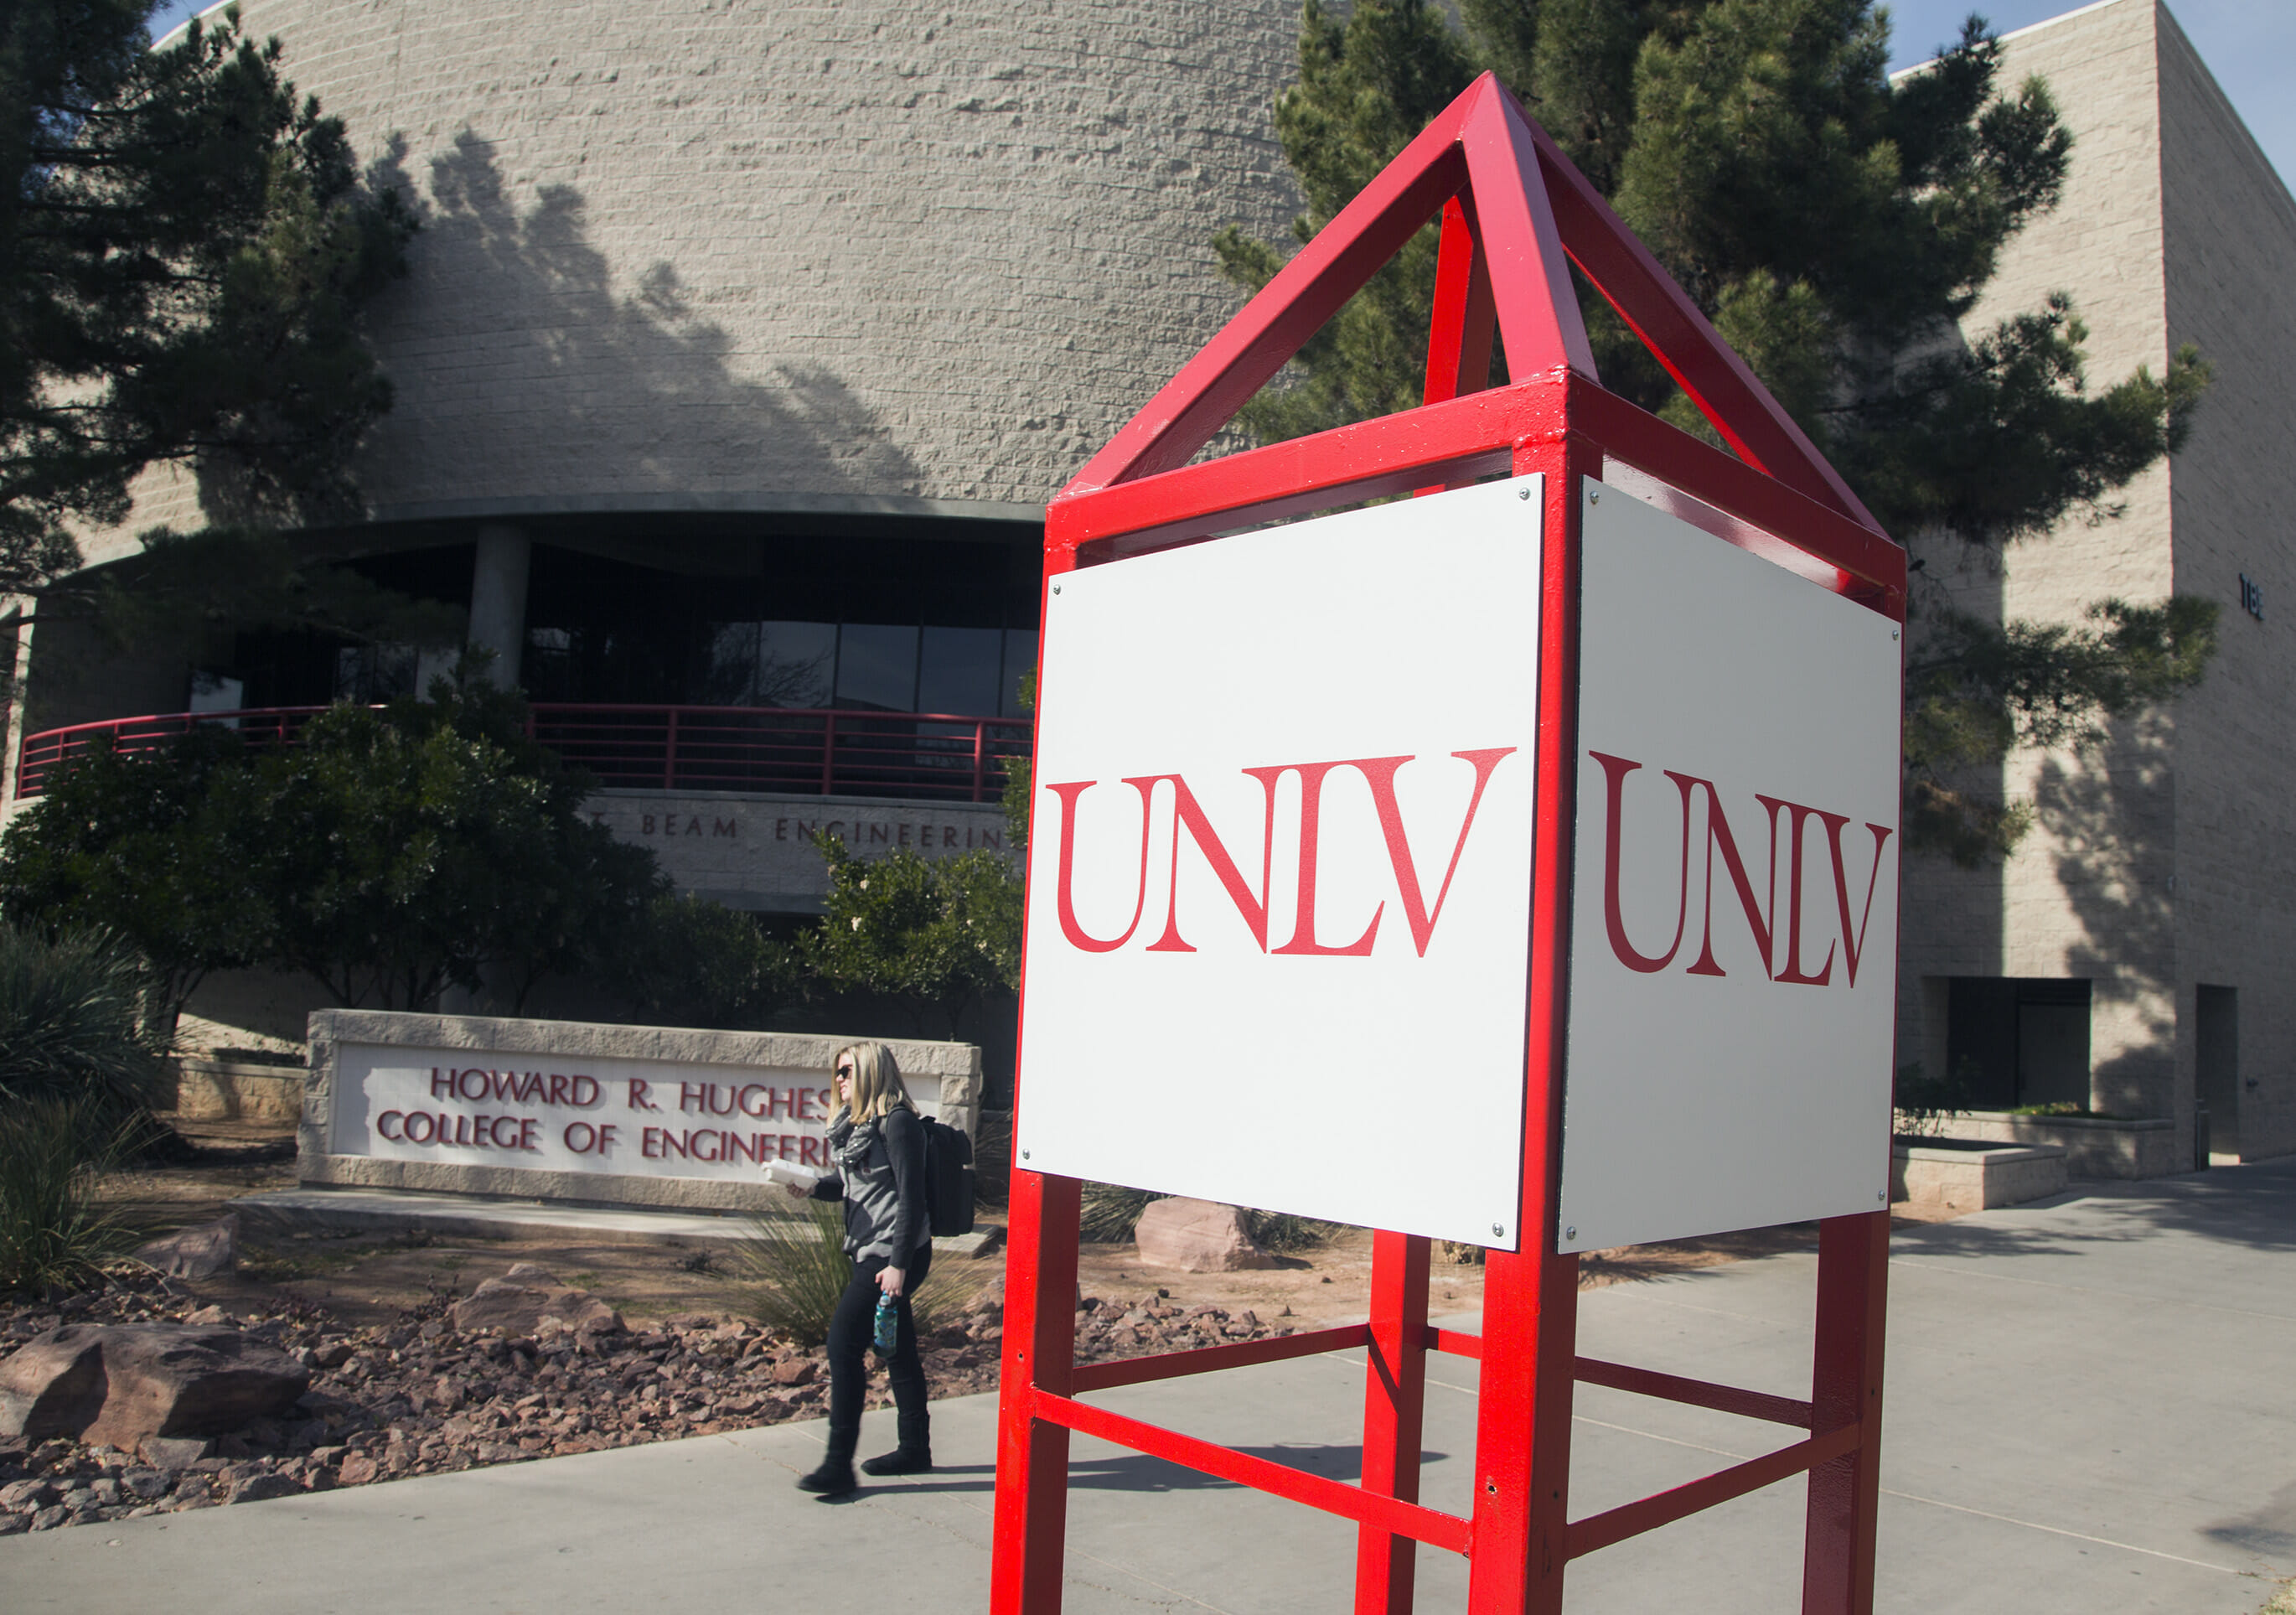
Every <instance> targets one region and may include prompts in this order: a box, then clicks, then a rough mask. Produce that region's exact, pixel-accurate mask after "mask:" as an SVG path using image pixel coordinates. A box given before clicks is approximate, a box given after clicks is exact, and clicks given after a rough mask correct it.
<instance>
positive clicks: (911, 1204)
mask: <svg viewBox="0 0 2296 1615" xmlns="http://www.w3.org/2000/svg"><path fill="white" fill-rule="evenodd" d="M829 1151H830V1153H831V1155H832V1157H834V1158H835V1160H836V1161H837V1168H838V1176H834V1177H824V1178H823V1179H822V1180H821V1181H820V1182H819V1183H818V1184H816V1185H814V1189H813V1197H814V1199H816V1200H825V1201H843V1202H844V1205H845V1254H846V1255H848V1256H849V1257H851V1258H853V1259H854V1260H856V1261H859V1260H861V1259H862V1258H864V1257H871V1256H881V1257H883V1258H885V1262H886V1265H887V1266H888V1267H896V1266H898V1265H900V1262H901V1259H902V1257H904V1256H906V1254H907V1253H908V1252H910V1251H912V1250H915V1249H916V1248H917V1247H918V1246H919V1245H922V1244H923V1243H924V1242H926V1241H928V1240H930V1239H931V1238H932V1224H931V1220H930V1219H929V1218H928V1217H927V1216H926V1214H925V1196H926V1194H927V1193H928V1187H927V1185H926V1183H925V1129H924V1125H923V1124H922V1122H920V1121H919V1120H918V1119H917V1117H916V1112H915V1111H904V1110H895V1111H887V1112H885V1114H884V1115H883V1116H881V1117H880V1118H878V1119H876V1120H875V1121H873V1122H871V1123H869V1124H868V1125H867V1126H865V1127H855V1126H854V1125H853V1121H852V1119H851V1117H850V1116H849V1114H848V1113H847V1112H845V1111H839V1112H838V1113H837V1119H836V1120H834V1121H832V1122H831V1123H830V1125H829ZM896 1252H899V1253H900V1254H899V1255H896V1254H895V1253H896Z"/></svg>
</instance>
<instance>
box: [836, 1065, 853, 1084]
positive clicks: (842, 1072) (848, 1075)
mask: <svg viewBox="0 0 2296 1615" xmlns="http://www.w3.org/2000/svg"><path fill="white" fill-rule="evenodd" d="M837 1074H838V1075H839V1076H840V1077H842V1078H845V1080H846V1081H848V1082H850V1081H852V1080H853V1068H852V1067H851V1066H849V1065H840V1066H839V1067H838V1068H837Z"/></svg>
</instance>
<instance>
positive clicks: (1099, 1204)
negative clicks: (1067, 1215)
mask: <svg viewBox="0 0 2296 1615" xmlns="http://www.w3.org/2000/svg"><path fill="white" fill-rule="evenodd" d="M1160 1198H1162V1197H1161V1196H1160V1195H1155V1194H1151V1193H1148V1191H1147V1190H1145V1189H1128V1188H1126V1187H1125V1186H1124V1185H1121V1184H1100V1183H1087V1184H1086V1185H1085V1186H1084V1195H1083V1203H1082V1204H1081V1206H1080V1207H1079V1208H1078V1212H1077V1233H1078V1236H1079V1237H1081V1238H1083V1239H1086V1240H1088V1241H1090V1242H1093V1243H1095V1244H1103V1245H1120V1244H1122V1243H1123V1242H1125V1241H1127V1240H1128V1239H1130V1238H1131V1237H1132V1234H1133V1230H1135V1229H1136V1228H1137V1227H1139V1226H1140V1214H1141V1213H1142V1212H1143V1211H1145V1210H1146V1209H1148V1202H1149V1201H1152V1200H1158V1199H1160Z"/></svg>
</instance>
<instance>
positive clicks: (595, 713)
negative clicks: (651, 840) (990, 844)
mask: <svg viewBox="0 0 2296 1615" xmlns="http://www.w3.org/2000/svg"><path fill="white" fill-rule="evenodd" d="M325 710H327V709H326V708H324V707H264V708H251V709H246V710H242V711H236V712H162V713H154V714H150V715H147V716H144V717H116V718H110V719H107V720H105V721H104V722H102V723H94V724H75V725H73V726H70V727H69V728H63V729H49V730H45V731H43V732H42V733H40V734H28V735H26V736H25V737H24V742H23V745H22V747H21V750H19V752H18V754H17V762H16V795H17V796H18V797H19V798H20V799H21V798H24V797H34V796H37V795H39V794H40V791H42V789H43V788H44V787H45V783H46V781H47V776H48V774H49V773H50V771H51V770H53V769H54V768H56V767H59V766H61V765H62V764H64V763H67V762H70V760H71V759H72V758H74V757H77V756H78V755H79V754H80V753H82V752H84V751H86V750H87V749H88V748H89V747H91V746H93V745H94V744H96V743H97V742H98V741H99V739H100V738H101V739H108V740H109V741H110V742H111V744H112V745H114V746H115V747H117V748H118V749H119V750H122V751H146V750H152V748H154V747H156V746H159V745H160V744H162V743H164V742H167V741H168V740H170V739H172V738H174V737H175V736H176V735H179V734H188V733H190V732H191V731H192V730H193V729H194V728H196V727H198V726H201V725H203V724H205V725H218V726H225V727H228V728H233V729H236V730H237V731H238V732H239V734H241V736H242V737H243V738H245V739H247V740H250V741H252V742H260V743H266V744H274V745H277V744H287V745H291V744H293V743H294V741H295V738H296V736H297V734H299V732H300V731H301V729H302V727H303V726H304V725H305V724H306V723H308V722H309V721H310V720H311V718H312V717H315V716H316V714H318V713H321V712H324V711H325ZM527 732H528V733H529V734H531V735H533V736H534V738H535V739H537V740H538V741H540V742H542V743H543V744H544V745H545V746H547V747H549V748H550V749H551V750H553V751H555V752H556V753H557V754H558V755H559V756H560V757H562V758H565V759H566V761H567V762H569V763H571V764H573V765H575V766H576V767H581V768H586V769H587V770H588V771H589V772H591V773H592V774H594V775H597V776H598V779H599V781H600V783H603V784H607V785H619V786H624V787H634V788H637V789H641V790H655V791H775V792H783V793H788V794H792V795H802V796H889V797H905V798H917V799H931V800H939V801H962V802H983V801H988V800H990V799H993V798H994V797H995V796H996V794H997V792H998V791H1001V790H1002V789H1003V788H1004V783H1005V759H1006V758H1014V757H1025V756H1026V755H1028V750H1029V723H1028V720H1027V719H1026V718H1011V717H964V716H960V715H955V714H949V713H940V712H863V711H850V710H846V709H821V708H780V707H679V706H634V705H621V706H605V705H597V704H590V703H581V702H574V701H537V702H536V703H534V705H533V707H532V708H531V709H530V716H529V718H528V721H527Z"/></svg>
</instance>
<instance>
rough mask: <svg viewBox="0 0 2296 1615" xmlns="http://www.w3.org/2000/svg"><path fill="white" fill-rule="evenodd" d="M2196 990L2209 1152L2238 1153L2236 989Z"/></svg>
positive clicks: (2198, 1073)
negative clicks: (2207, 1119)
mask: <svg viewBox="0 0 2296 1615" xmlns="http://www.w3.org/2000/svg"><path fill="white" fill-rule="evenodd" d="M2198 990H2199V1004H2198V1005H2197V1013H2196V1014H2195V1015H2194V1025H2193V1030H2194V1045H2195V1050H2194V1052H2195V1053H2196V1055H2197V1063H2198V1067H2199V1069H2198V1070H2197V1071H2196V1073H2195V1075H2196V1076H2197V1077H2198V1078H2199V1083H2198V1086H2199V1089H2200V1097H2201V1103H2202V1104H2204V1105H2206V1106H2207V1107H2208V1111H2209V1152H2210V1154H2218V1153H2221V1154H2226V1155H2237V1154H2239V1153H2240V1086H2241V1085H2240V989H2239V988H2236V987H2207V986H2203V987H2202V988H2199V989H2198Z"/></svg>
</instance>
